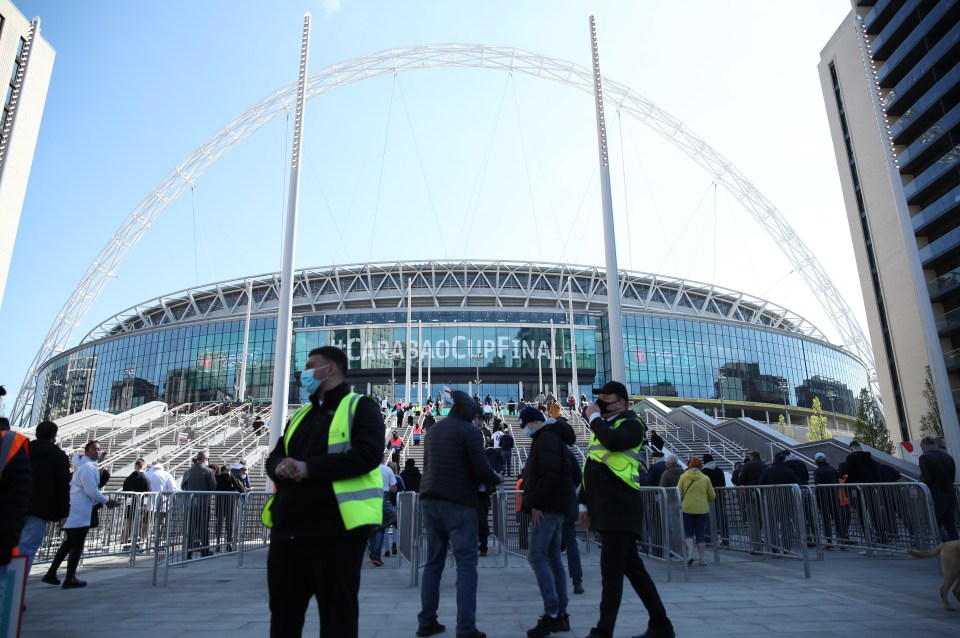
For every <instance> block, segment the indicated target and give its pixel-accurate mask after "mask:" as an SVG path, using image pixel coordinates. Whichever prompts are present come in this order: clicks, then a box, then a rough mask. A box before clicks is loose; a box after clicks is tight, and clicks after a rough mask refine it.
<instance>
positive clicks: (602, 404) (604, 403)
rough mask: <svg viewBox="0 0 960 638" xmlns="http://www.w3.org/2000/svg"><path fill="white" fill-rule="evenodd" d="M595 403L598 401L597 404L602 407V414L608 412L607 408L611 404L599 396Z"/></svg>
mask: <svg viewBox="0 0 960 638" xmlns="http://www.w3.org/2000/svg"><path fill="white" fill-rule="evenodd" d="M594 403H596V404H597V407H598V408H600V413H601V414H606V413H607V408H609V407H610V404H609V403H607V402H606V401H604V400H603V399H599V398H598V399H597V400H596V401H594Z"/></svg>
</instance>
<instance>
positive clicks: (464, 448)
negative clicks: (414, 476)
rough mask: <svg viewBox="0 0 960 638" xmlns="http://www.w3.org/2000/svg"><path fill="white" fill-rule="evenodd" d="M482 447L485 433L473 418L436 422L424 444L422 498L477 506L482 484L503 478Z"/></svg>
mask: <svg viewBox="0 0 960 638" xmlns="http://www.w3.org/2000/svg"><path fill="white" fill-rule="evenodd" d="M483 450H484V440H483V435H482V434H481V433H480V430H478V429H477V426H475V425H474V424H473V422H472V421H468V420H466V419H462V418H460V417H459V416H455V415H452V416H448V417H447V418H445V419H443V420H441V421H437V423H436V424H435V425H434V426H433V427H431V428H430V436H428V437H427V438H426V441H425V442H424V445H423V478H422V479H421V481H420V498H435V499H440V500H443V501H450V502H453V503H459V504H460V505H468V506H470V507H475V506H476V504H477V492H478V491H479V487H480V485H481V484H484V485H499V484H500V481H501V479H500V475H499V474H497V473H496V472H494V471H493V468H492V467H490V464H489V463H488V462H487V457H486V455H485V454H484V452H483Z"/></svg>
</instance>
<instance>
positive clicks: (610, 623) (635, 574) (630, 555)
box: [590, 532, 673, 638]
mask: <svg viewBox="0 0 960 638" xmlns="http://www.w3.org/2000/svg"><path fill="white" fill-rule="evenodd" d="M600 539H601V542H602V543H603V545H602V546H601V548H600V583H601V587H602V591H601V593H600V620H598V621H597V626H596V627H595V628H594V629H592V630H591V632H590V633H591V634H593V635H597V636H602V637H604V638H610V637H611V636H613V629H614V627H615V626H616V624H617V614H618V613H619V612H620V601H621V600H622V598H623V578H624V576H626V578H627V580H629V581H630V585H631V586H632V587H633V590H634V591H635V592H637V596H639V597H640V601H641V602H642V603H643V606H644V607H646V608H647V613H648V614H649V615H650V622H649V624H648V629H668V628H672V626H673V625H672V624H671V623H670V619H669V618H667V611H666V609H664V607H663V601H661V600H660V594H659V593H658V592H657V586H656V585H655V584H654V583H653V579H652V578H650V574H648V573H647V568H646V567H644V565H643V561H642V560H641V559H640V554H639V553H637V539H636V536H635V535H634V534H632V533H630V532H600Z"/></svg>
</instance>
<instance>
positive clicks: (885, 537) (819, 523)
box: [805, 483, 940, 558]
mask: <svg viewBox="0 0 960 638" xmlns="http://www.w3.org/2000/svg"><path fill="white" fill-rule="evenodd" d="M805 489H806V490H807V491H808V494H809V497H808V502H809V504H810V511H811V519H812V520H810V521H809V523H810V524H809V528H810V531H811V534H812V535H815V536H816V537H817V538H818V541H817V542H818V544H822V545H823V546H824V547H829V548H831V549H839V550H841V551H848V550H850V549H857V550H860V551H862V552H863V553H864V555H865V556H867V557H868V558H876V557H878V556H880V555H881V554H883V555H903V553H904V550H906V549H911V548H913V549H920V550H925V549H930V548H932V547H936V546H937V545H939V544H940V531H939V527H938V526H937V521H936V516H935V514H934V510H933V500H932V498H931V497H930V490H929V489H928V488H927V486H926V485H924V484H923V483H869V484H845V485H815V486H809V487H806V488H805Z"/></svg>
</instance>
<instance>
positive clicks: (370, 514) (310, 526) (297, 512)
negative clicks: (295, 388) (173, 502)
mask: <svg viewBox="0 0 960 638" xmlns="http://www.w3.org/2000/svg"><path fill="white" fill-rule="evenodd" d="M346 371H347V356H346V355H345V354H344V353H343V351H342V350H340V349H339V348H335V347H333V346H324V347H323V348H317V349H315V350H312V351H310V355H309V356H308V358H307V364H306V367H305V370H304V371H303V372H301V373H300V385H301V386H302V387H301V389H300V395H301V398H302V399H303V400H304V401H305V403H304V405H303V407H301V408H300V409H299V410H297V411H296V412H294V413H293V415H292V416H291V417H290V421H289V423H288V424H287V427H286V429H285V430H284V433H283V438H281V439H280V442H279V443H277V446H276V447H275V448H274V449H273V451H272V452H271V453H270V457H269V458H268V459H267V474H269V475H270V478H271V479H273V480H274V482H275V483H276V487H277V492H276V494H275V495H274V497H273V501H272V503H271V504H270V507H269V512H265V513H264V515H265V517H268V518H269V519H272V528H271V534H270V549H269V554H268V555H267V585H268V587H269V590H270V635H271V636H275V637H281V636H282V637H284V638H286V637H288V636H299V635H300V634H301V631H302V630H303V622H304V614H305V613H306V610H307V605H308V604H309V603H310V598H311V597H315V598H316V599H317V607H318V609H319V612H320V629H321V635H322V636H336V637H341V636H342V637H344V638H347V637H350V638H355V637H356V636H357V634H358V617H359V613H360V608H359V602H358V594H359V591H360V567H361V565H362V563H363V553H364V549H365V547H366V541H367V536H368V535H369V532H370V526H371V525H379V524H380V522H381V520H382V510H383V481H382V479H381V477H380V469H379V466H380V458H381V455H382V454H383V435H384V425H383V417H382V416H381V414H380V407H379V406H378V405H377V404H376V402H375V401H374V400H373V399H371V398H370V397H367V396H362V395H359V394H355V393H353V392H351V391H350V388H349V387H348V386H347V384H346V383H344V376H345V375H346Z"/></svg>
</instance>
